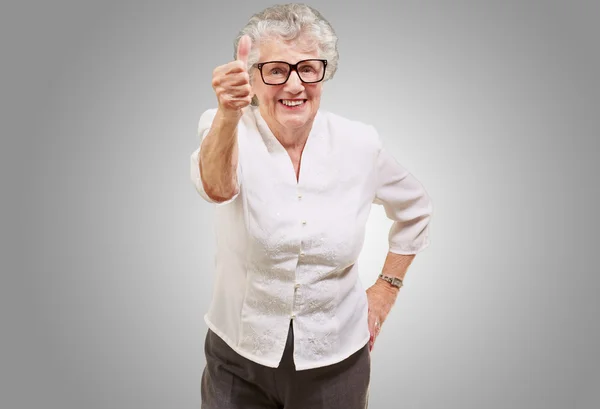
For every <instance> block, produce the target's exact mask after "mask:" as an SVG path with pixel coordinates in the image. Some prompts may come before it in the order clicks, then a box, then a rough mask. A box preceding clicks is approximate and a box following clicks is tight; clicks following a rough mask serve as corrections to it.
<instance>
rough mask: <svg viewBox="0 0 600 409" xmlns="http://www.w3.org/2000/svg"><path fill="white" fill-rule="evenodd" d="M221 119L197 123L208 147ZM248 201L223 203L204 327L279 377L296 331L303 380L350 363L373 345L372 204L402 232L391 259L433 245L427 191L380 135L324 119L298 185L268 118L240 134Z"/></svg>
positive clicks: (246, 122)
mask: <svg viewBox="0 0 600 409" xmlns="http://www.w3.org/2000/svg"><path fill="white" fill-rule="evenodd" d="M215 113H216V109H211V110H208V111H206V112H204V113H203V114H202V115H201V117H200V121H199V124H198V132H199V136H200V138H201V140H203V139H204V137H205V136H206V134H207V133H208V130H209V128H210V126H211V123H212V120H213V118H214V116H215ZM238 146H239V161H238V168H237V174H238V183H239V193H238V194H237V195H236V196H234V197H233V198H231V199H230V200H227V201H224V202H215V201H214V200H212V199H211V198H210V197H208V196H207V194H206V192H205V191H204V188H203V185H202V181H201V179H200V171H199V166H198V160H199V152H200V149H201V148H202V144H200V147H199V148H198V149H197V150H196V151H194V152H193V153H192V155H191V179H192V182H193V183H194V185H195V187H196V190H197V191H198V193H199V194H200V195H201V197H202V198H204V200H206V201H208V202H210V203H214V204H215V206H216V208H215V217H216V230H215V232H216V242H217V254H216V258H215V273H216V277H215V284H214V288H213V298H212V301H211V305H210V308H209V311H208V312H207V314H206V315H205V317H204V319H205V321H206V324H207V325H208V327H209V328H210V329H212V330H213V331H214V332H215V333H216V334H217V335H219V336H220V337H221V338H222V339H223V340H224V341H225V342H226V343H227V344H228V345H229V346H230V347H231V348H233V349H234V350H235V351H237V352H238V353H239V354H240V355H242V356H244V357H246V358H247V359H250V360H252V361H254V362H257V363H259V364H262V365H265V366H269V367H277V366H278V365H279V362H280V359H281V357H282V354H283V350H284V347H285V344H286V339H287V333H288V330H289V326H290V320H293V321H292V324H293V328H294V361H295V365H296V369H297V370H304V369H310V368H316V367H320V366H325V365H331V364H333V363H336V362H339V361H342V360H343V359H345V358H347V357H348V356H350V355H351V354H352V353H354V352H356V351H357V350H359V349H360V348H361V347H363V346H364V345H365V344H366V343H367V342H368V340H369V329H368V323H367V309H368V304H367V296H366V288H365V287H363V285H362V283H361V281H360V279H359V274H358V265H357V264H356V261H357V259H358V257H359V253H360V251H361V248H362V245H363V240H364V234H365V225H366V222H367V218H368V216H369V211H370V209H371V204H372V203H375V204H380V205H383V206H384V209H385V211H386V214H387V216H388V217H389V218H390V219H391V220H393V221H394V223H393V225H392V227H391V229H390V232H389V251H391V252H393V253H398V254H416V253H418V252H420V251H421V250H423V249H425V248H426V247H427V246H428V245H429V237H428V232H429V229H428V226H429V221H430V218H431V213H432V204H431V201H430V198H429V196H428V195H427V193H426V191H425V190H424V188H423V187H422V185H421V184H420V183H419V182H418V181H417V180H416V179H415V178H414V177H413V176H412V175H411V174H410V173H409V172H408V171H407V170H406V169H404V168H403V167H402V166H401V165H399V164H398V163H397V162H396V161H395V160H394V158H393V157H391V156H390V155H389V154H388V153H386V151H385V150H384V149H383V148H382V143H381V140H380V138H379V135H378V134H377V131H376V130H375V128H374V127H372V126H369V125H366V124H363V123H360V122H357V121H351V120H348V119H345V118H343V117H340V116H338V115H335V114H332V113H329V112H325V111H322V110H321V111H319V112H318V113H317V115H316V117H315V121H314V123H313V127H312V130H311V132H310V135H309V137H308V140H307V142H306V145H305V148H304V151H303V153H302V165H301V167H300V176H299V180H298V181H297V180H296V173H295V171H294V167H293V164H292V161H291V159H290V157H289V156H288V153H287V152H286V150H285V149H284V148H283V146H282V145H281V144H280V143H279V141H278V140H277V139H276V138H275V136H274V135H273V133H272V132H271V131H270V129H269V127H268V126H267V124H266V122H265V120H264V119H263V118H262V116H261V115H260V112H259V110H258V107H253V106H249V107H247V108H244V114H243V116H242V119H241V120H240V123H239V125H238Z"/></svg>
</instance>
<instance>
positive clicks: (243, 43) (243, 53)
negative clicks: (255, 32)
mask: <svg viewBox="0 0 600 409" xmlns="http://www.w3.org/2000/svg"><path fill="white" fill-rule="evenodd" d="M251 48H252V39H251V38H250V36H248V35H246V34H245V35H243V36H242V38H240V41H239V42H238V48H237V60H238V61H242V62H243V63H244V64H245V65H246V64H248V54H250V49H251Z"/></svg>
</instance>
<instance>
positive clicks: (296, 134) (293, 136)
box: [265, 117, 314, 152]
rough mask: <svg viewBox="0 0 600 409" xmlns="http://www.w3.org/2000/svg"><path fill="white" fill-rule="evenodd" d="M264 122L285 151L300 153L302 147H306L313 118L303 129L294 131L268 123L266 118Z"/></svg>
mask: <svg viewBox="0 0 600 409" xmlns="http://www.w3.org/2000/svg"><path fill="white" fill-rule="evenodd" d="M265 122H266V123H267V125H268V126H269V129H270V130H271V132H273V135H274V136H275V138H277V140H278V141H279V143H281V145H282V146H283V147H284V148H285V150H287V151H300V152H301V151H302V150H303V149H304V145H306V141H307V140H308V135H309V134H310V131H311V129H312V125H313V122H314V118H313V119H312V120H310V121H309V122H307V123H306V124H305V125H304V126H303V127H301V128H294V129H289V128H285V127H283V126H281V124H279V123H277V122H275V121H270V120H269V119H267V117H265Z"/></svg>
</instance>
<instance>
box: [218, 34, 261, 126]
mask: <svg viewBox="0 0 600 409" xmlns="http://www.w3.org/2000/svg"><path fill="white" fill-rule="evenodd" d="M251 48H252V39H251V38H250V37H249V36H247V35H244V36H243V37H242V38H241V39H240V41H239V43H238V49H237V58H236V60H235V61H231V62H229V63H227V64H225V65H221V66H219V67H217V68H215V69H214V71H213V79H212V87H213V89H214V90H215V94H216V95H217V100H218V104H219V109H220V110H222V111H223V113H224V114H225V115H231V116H234V117H237V118H239V117H241V114H242V108H244V107H246V106H248V105H250V102H251V101H252V88H251V87H250V77H249V75H248V69H247V64H248V54H250V49H251Z"/></svg>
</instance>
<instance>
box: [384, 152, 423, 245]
mask: <svg viewBox="0 0 600 409" xmlns="http://www.w3.org/2000/svg"><path fill="white" fill-rule="evenodd" d="M376 177H377V188H376V192H375V199H374V200H373V203H374V204H379V205H383V207H384V209H385V213H386V215H387V217H388V218H389V219H391V220H392V221H393V224H392V226H391V228H390V231H389V236H388V241H389V251H390V252H392V253H396V254H417V253H419V252H420V251H422V250H424V249H425V248H426V247H428V246H429V243H430V241H429V222H430V220H431V216H432V203H431V198H430V197H429V195H428V194H427V192H426V191H425V189H424V187H423V185H422V184H421V183H420V182H419V181H418V180H417V179H416V178H415V177H414V176H413V175H412V174H411V173H410V172H409V171H407V170H406V169H405V168H404V167H403V166H402V165H400V164H399V163H398V162H397V161H396V159H395V158H394V157H392V156H391V155H390V154H389V153H388V152H386V151H385V149H383V148H382V147H380V149H379V154H378V157H377V167H376Z"/></svg>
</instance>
